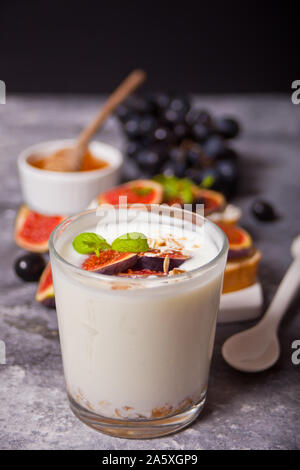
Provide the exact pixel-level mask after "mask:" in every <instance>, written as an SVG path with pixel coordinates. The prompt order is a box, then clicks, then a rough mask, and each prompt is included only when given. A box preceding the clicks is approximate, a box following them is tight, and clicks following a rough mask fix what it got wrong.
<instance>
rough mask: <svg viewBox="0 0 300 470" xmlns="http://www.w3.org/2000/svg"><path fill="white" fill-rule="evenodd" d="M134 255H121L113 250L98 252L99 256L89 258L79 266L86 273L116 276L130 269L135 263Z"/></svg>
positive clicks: (136, 256)
mask: <svg viewBox="0 0 300 470" xmlns="http://www.w3.org/2000/svg"><path fill="white" fill-rule="evenodd" d="M137 258H138V255H137V254H136V253H121V252H119V251H114V250H106V251H100V254H99V256H97V255H91V256H89V257H88V258H87V259H86V260H85V261H84V262H83V263H82V265H81V267H82V269H85V270H86V271H93V272H96V273H100V274H110V275H113V274H118V273H120V272H121V271H126V270H127V269H129V268H132V267H133V266H134V265H135V264H136V261H137Z"/></svg>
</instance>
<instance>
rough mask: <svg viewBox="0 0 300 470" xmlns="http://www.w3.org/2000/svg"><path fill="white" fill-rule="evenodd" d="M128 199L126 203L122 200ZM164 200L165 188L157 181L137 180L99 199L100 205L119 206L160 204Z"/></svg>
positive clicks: (108, 192) (112, 190)
mask: <svg viewBox="0 0 300 470" xmlns="http://www.w3.org/2000/svg"><path fill="white" fill-rule="evenodd" d="M121 197H122V198H126V201H124V200H121V201H120V198H121ZM162 199H163V188H162V186H161V185H160V184H159V183H157V182H156V181H152V180H135V181H130V182H129V183H125V184H123V185H122V186H117V187H116V188H113V189H110V190H109V191H107V192H105V193H103V194H100V195H99V196H98V198H97V200H98V204H112V205H118V204H121V203H127V204H160V203H161V202H162Z"/></svg>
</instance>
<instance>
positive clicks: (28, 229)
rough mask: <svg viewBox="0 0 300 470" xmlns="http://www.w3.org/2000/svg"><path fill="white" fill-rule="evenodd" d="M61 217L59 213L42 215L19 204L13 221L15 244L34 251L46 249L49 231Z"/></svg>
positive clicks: (40, 251)
mask: <svg viewBox="0 0 300 470" xmlns="http://www.w3.org/2000/svg"><path fill="white" fill-rule="evenodd" d="M63 219H64V217H63V216H61V215H43V214H39V213H38V212H34V211H31V210H30V209H29V208H28V207H27V206H21V208H20V210H19V212H18V214H17V217H16V222H15V242H16V244H17V245H18V246H19V247H21V248H24V250H28V251H33V252H36V253H43V252H45V251H48V240H49V237H50V233H51V232H52V230H53V229H55V227H56V226H57V225H58V224H59V223H60V222H61V221H62V220H63Z"/></svg>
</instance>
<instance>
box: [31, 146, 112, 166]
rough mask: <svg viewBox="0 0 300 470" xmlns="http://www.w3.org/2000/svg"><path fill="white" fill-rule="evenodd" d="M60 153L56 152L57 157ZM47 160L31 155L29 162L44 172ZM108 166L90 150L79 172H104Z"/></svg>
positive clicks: (86, 153) (85, 155) (84, 157)
mask: <svg viewBox="0 0 300 470" xmlns="http://www.w3.org/2000/svg"><path fill="white" fill-rule="evenodd" d="M60 152H61V150H59V151H58V152H56V154H55V155H59V153H60ZM47 158H48V156H47ZM45 160H46V158H38V157H37V156H36V155H31V156H30V157H29V158H28V160H27V161H28V163H29V164H30V165H31V166H34V167H35V168H39V169H40V170H44V169H45ZM108 166H109V163H108V162H107V161H106V160H101V158H97V157H95V156H94V155H93V154H92V153H91V151H90V150H87V151H86V152H85V154H84V156H83V159H82V165H81V168H80V169H79V170H78V171H92V170H102V169H103V168H106V167H108Z"/></svg>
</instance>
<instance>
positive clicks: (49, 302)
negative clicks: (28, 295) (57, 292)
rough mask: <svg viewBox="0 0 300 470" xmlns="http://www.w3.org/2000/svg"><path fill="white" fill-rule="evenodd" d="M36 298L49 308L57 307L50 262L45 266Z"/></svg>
mask: <svg viewBox="0 0 300 470" xmlns="http://www.w3.org/2000/svg"><path fill="white" fill-rule="evenodd" d="M35 300H36V301H37V302H39V303H41V304H43V305H44V306H45V307H47V308H55V297H54V288H53V281H52V271H51V265H50V263H48V264H47V266H46V267H45V269H44V271H43V273H42V275H41V278H40V281H39V285H38V288H37V292H36V295H35Z"/></svg>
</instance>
